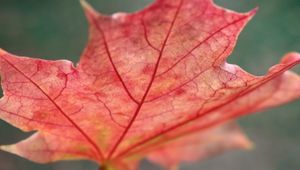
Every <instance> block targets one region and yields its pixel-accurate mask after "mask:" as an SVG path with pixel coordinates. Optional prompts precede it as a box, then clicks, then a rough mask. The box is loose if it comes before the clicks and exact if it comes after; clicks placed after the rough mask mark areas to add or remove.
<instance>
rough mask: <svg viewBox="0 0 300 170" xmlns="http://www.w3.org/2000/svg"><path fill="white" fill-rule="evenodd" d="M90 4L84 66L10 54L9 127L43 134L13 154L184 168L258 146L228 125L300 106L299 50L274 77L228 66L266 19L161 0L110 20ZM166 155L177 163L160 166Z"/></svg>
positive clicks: (0, 68) (1, 65)
mask: <svg viewBox="0 0 300 170" xmlns="http://www.w3.org/2000/svg"><path fill="white" fill-rule="evenodd" d="M82 5H83V7H84V10H85V13H86V16H87V18H88V21H89V25H90V36H89V41H88V44H87V47H86V49H85V50H84V52H83V54H82V55H81V58H80V61H79V63H78V64H77V65H76V66H73V64H72V63H71V62H70V61H66V60H59V61H47V60H42V59H34V58H27V57H20V56H15V55H13V54H10V53H8V52H5V51H3V50H1V51H0V74H1V78H2V88H3V91H4V96H3V98H2V99H1V100H0V118H1V119H3V120H5V121H7V122H8V123H10V124H12V125H14V126H15V127H17V128H20V129H22V130H23V131H36V132H35V134H34V135H32V136H31V137H29V138H28V139H25V140H24V141H20V142H19V143H17V144H13V145H7V146H1V149H2V150H5V151H8V152H11V153H14V154H17V155H19V156H22V157H25V158H27V159H29V160H32V161H35V162H39V163H47V162H53V161H59V160H73V159H88V160H93V161H95V162H96V163H98V164H99V165H100V164H101V165H102V166H103V167H105V168H106V169H132V170H133V169H136V168H137V165H138V162H139V161H140V160H141V159H143V158H145V157H147V156H148V158H150V159H151V160H153V161H155V162H157V163H159V164H161V165H162V166H166V165H169V164H168V163H169V161H170V160H171V165H172V167H168V168H174V167H176V164H178V163H179V162H180V161H194V160H196V159H201V158H206V157H208V156H211V155H212V154H214V153H216V152H218V153H219V152H221V151H225V150H229V149H233V148H244V147H246V146H247V147H248V146H249V145H248V144H249V142H248V141H247V140H246V139H247V138H246V137H245V136H244V135H243V134H242V132H240V131H239V130H237V128H235V127H232V125H231V124H229V123H226V122H228V121H230V120H233V119H235V118H237V117H240V116H243V115H247V114H250V113H254V112H257V111H260V110H262V109H267V108H270V107H274V106H277V105H280V104H283V103H286V102H289V101H291V100H294V99H297V98H299V97H300V77H299V76H298V75H296V74H295V73H292V72H289V71H286V70H288V69H289V68H291V67H293V66H295V65H296V64H298V63H299V62H300V54H298V53H289V54H287V55H286V56H285V57H284V58H283V59H282V61H281V62H280V64H278V65H275V66H273V67H272V68H271V69H270V70H269V72H268V73H267V74H266V75H265V76H254V75H251V74H249V73H247V72H245V71H244V70H242V69H241V68H240V67H238V66H236V65H232V64H228V63H227V62H226V58H227V57H228V56H229V55H230V54H231V52H232V50H233V48H234V46H235V43H236V40H237V37H238V35H239V33H240V31H241V30H242V29H243V27H244V26H245V24H246V23H247V22H248V21H249V20H250V19H251V18H252V16H253V15H254V14H255V11H256V10H252V11H250V12H248V13H236V12H233V11H229V10H226V9H223V8H220V7H217V6H216V5H215V4H214V3H213V2H212V1H211V0H189V1H187V0H157V1H155V2H154V3H153V4H152V5H151V6H149V7H147V8H146V9H144V10H142V11H139V12H136V13H132V14H125V13H117V14H114V15H112V16H104V15H101V14H99V13H98V12H96V11H95V10H94V9H93V8H92V7H91V6H90V5H88V4H87V3H86V2H85V1H82ZM234 136H237V138H238V139H236V138H235V137H234ZM199 139H202V140H201V141H199ZM204 139H205V141H203V140H204ZM214 139H217V140H216V141H214V142H213V141H212V140H214ZM240 139H241V140H240ZM240 141H243V142H242V143H239V142H240ZM198 142H199V143H198ZM197 143H198V144H197ZM172 146H178V147H177V148H176V149H174V150H172V151H171V150H170V149H173V147H172ZM209 147H212V148H211V149H210V148H209ZM247 147H246V148H247ZM193 148H194V149H195V152H190V150H191V149H193ZM186 149H187V150H186ZM194 149H193V150H194ZM177 150H178V151H177ZM176 151H177V152H176ZM196 151H197V152H196ZM164 152H172V156H174V157H172V156H171V155H169V156H171V157H169V156H166V157H163V158H159V157H162V156H161V155H162V154H164ZM181 152H186V153H189V156H188V157H186V156H185V155H181ZM153 155H158V156H157V157H156V156H155V157H154V156H153Z"/></svg>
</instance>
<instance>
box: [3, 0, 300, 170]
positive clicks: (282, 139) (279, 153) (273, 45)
mask: <svg viewBox="0 0 300 170" xmlns="http://www.w3.org/2000/svg"><path fill="white" fill-rule="evenodd" d="M89 2H90V3H91V4H93V6H94V7H95V8H96V9H98V10H99V11H101V12H102V13H105V14H111V13H114V12H119V11H123V12H132V11H135V10H138V9H140V8H142V7H144V6H145V5H147V4H149V3H150V2H151V0H89ZM216 3H218V4H219V5H221V6H225V7H227V8H230V9H233V10H236V11H240V12H246V11H249V10H250V9H253V8H255V7H257V6H259V8H260V9H259V12H258V13H257V15H256V16H255V17H254V19H253V20H252V21H251V22H250V23H249V24H248V26H247V27H246V29H245V30H244V31H243V32H242V34H241V36H240V39H239V41H238V44H237V47H236V49H235V51H234V52H233V54H232V56H231V57H230V58H229V61H230V62H231V63H235V64H238V65H240V66H241V67H243V68H244V69H245V70H247V71H249V72H251V73H253V74H258V75H262V74H264V73H265V72H266V71H267V69H268V68H269V67H270V66H271V65H273V64H275V63H277V62H278V61H279V60H280V58H281V57H282V56H283V55H284V54H285V53H286V52H289V51H300V22H299V17H300V1H299V0H272V1H270V0H216ZM0 23H1V25H0V47H1V48H3V49H6V50H8V51H10V52H12V53H15V54H20V55H25V56H31V57H39V58H45V59H61V58H66V59H69V60H72V61H74V62H76V61H78V59H79V56H80V53H81V51H82V50H83V48H84V46H85V43H86V41H87V35H88V34H87V28H88V27H87V22H86V20H85V17H84V15H83V12H82V9H81V7H80V5H79V2H78V1H77V0H72V1H70V0H68V1H67V0H43V1H37V0H26V1H25V0H0ZM295 71H297V72H298V73H300V68H299V67H297V68H296V69H295ZM270 112H272V113H271V114H266V113H264V114H256V115H253V116H248V117H246V118H242V119H241V121H240V122H241V124H242V126H243V127H244V128H245V129H246V132H247V133H248V134H249V136H250V138H252V139H253V141H254V143H256V148H255V149H254V150H253V151H251V152H242V151H237V152H232V153H228V154H225V155H223V156H219V157H217V158H214V159H211V160H207V161H202V162H200V163H195V164H189V165H184V168H183V169H186V170H199V169H200V170H201V169H203V170H204V169H205V170H219V169H223V170H232V169H243V170H260V169H263V170H285V169H290V170H294V169H299V168H300V162H299V160H298V159H299V157H300V148H299V147H298V145H299V142H300V133H299V130H300V124H299V122H300V101H296V102H293V103H291V104H288V105H286V106H284V107H280V108H277V109H272V110H270V111H267V113H270ZM28 135H29V134H24V133H22V132H20V131H19V130H17V129H15V128H13V127H11V126H10V125H8V124H6V123H4V122H3V121H2V122H0V144H9V143H14V142H16V141H18V140H20V139H23V138H25V136H28ZM142 167H143V168H142V169H143V170H150V169H156V168H157V167H154V166H153V165H150V164H149V163H148V162H144V163H143V165H142ZM0 169H1V170H27V169H31V170H39V169H43V170H66V169H72V170H92V169H95V170H96V166H95V165H94V164H91V163H88V162H63V163H61V162H60V163H53V164H49V165H38V164H35V163H31V162H28V161H27V160H24V159H22V158H19V157H17V156H13V155H11V154H7V153H4V152H0Z"/></svg>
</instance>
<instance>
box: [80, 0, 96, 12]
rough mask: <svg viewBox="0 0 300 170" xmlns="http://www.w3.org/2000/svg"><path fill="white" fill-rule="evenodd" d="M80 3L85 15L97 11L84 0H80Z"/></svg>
mask: <svg viewBox="0 0 300 170" xmlns="http://www.w3.org/2000/svg"><path fill="white" fill-rule="evenodd" d="M80 4H81V6H82V8H83V9H84V11H85V12H86V14H87V15H96V14H97V11H96V10H95V9H94V8H93V7H92V6H91V5H90V4H89V3H88V2H87V1H86V0H80Z"/></svg>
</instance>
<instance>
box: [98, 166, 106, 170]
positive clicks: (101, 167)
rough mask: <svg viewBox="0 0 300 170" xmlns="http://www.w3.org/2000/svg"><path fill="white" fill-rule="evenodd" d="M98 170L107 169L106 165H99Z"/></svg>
mask: <svg viewBox="0 0 300 170" xmlns="http://www.w3.org/2000/svg"><path fill="white" fill-rule="evenodd" d="M99 170H107V167H106V166H105V165H101V166H100V167H99Z"/></svg>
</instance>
